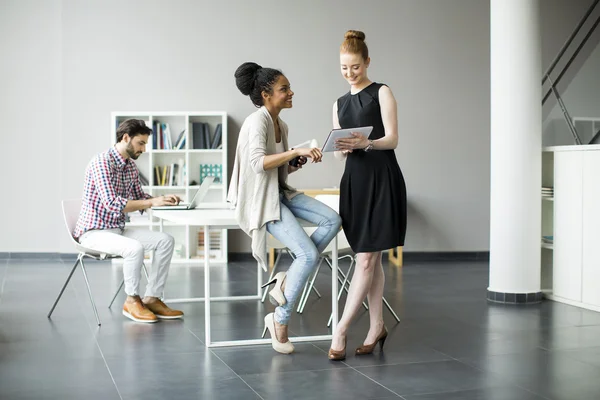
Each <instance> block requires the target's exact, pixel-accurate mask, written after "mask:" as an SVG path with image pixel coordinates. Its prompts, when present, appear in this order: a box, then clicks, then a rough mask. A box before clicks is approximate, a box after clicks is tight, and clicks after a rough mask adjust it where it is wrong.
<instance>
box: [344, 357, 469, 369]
mask: <svg viewBox="0 0 600 400" xmlns="http://www.w3.org/2000/svg"><path fill="white" fill-rule="evenodd" d="M448 357H450V356H448ZM450 361H459V362H460V360H456V359H444V360H429V361H411V362H403V363H394V364H377V365H356V366H350V367H351V368H355V369H356V368H360V369H362V368H377V367H393V366H397V365H418V364H434V363H436V364H437V363H444V362H446V363H447V362H450ZM463 364H464V363H463ZM465 365H468V364H465Z"/></svg>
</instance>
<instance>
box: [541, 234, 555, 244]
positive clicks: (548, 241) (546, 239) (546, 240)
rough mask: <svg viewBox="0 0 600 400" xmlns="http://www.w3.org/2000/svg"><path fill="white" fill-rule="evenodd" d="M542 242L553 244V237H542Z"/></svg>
mask: <svg viewBox="0 0 600 400" xmlns="http://www.w3.org/2000/svg"><path fill="white" fill-rule="evenodd" d="M542 242H543V243H548V244H552V243H554V236H552V235H545V236H542Z"/></svg>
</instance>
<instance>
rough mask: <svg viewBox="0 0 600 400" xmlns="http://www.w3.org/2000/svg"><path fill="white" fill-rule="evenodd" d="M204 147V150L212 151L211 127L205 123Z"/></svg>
mask: <svg viewBox="0 0 600 400" xmlns="http://www.w3.org/2000/svg"><path fill="white" fill-rule="evenodd" d="M203 132H204V143H203V144H204V146H203V147H202V148H203V149H210V127H209V126H208V124H207V123H206V122H205V123H204V129H203Z"/></svg>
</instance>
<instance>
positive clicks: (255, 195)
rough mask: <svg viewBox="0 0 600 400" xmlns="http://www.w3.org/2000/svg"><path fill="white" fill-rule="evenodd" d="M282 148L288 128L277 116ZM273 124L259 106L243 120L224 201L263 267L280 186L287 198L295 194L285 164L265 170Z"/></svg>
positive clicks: (276, 214) (277, 212)
mask: <svg viewBox="0 0 600 400" xmlns="http://www.w3.org/2000/svg"><path fill="white" fill-rule="evenodd" d="M278 121H279V126H280V130H281V140H282V142H283V149H284V151H287V150H288V138H287V136H288V127H287V125H286V124H285V122H283V121H282V120H281V118H278ZM275 143H276V142H275V125H274V123H273V119H272V118H271V114H269V111H268V110H267V109H266V108H265V107H264V106H263V107H261V108H259V109H258V110H256V111H255V112H254V113H252V114H250V115H249V116H248V118H246V120H245V121H244V124H243V125H242V128H241V129H240V134H239V137H238V142H237V149H236V153H235V162H234V165H233V171H232V175H231V182H230V184H229V193H228V194H227V201H228V202H230V203H231V204H232V205H233V206H235V218H236V219H237V222H238V224H239V225H240V228H241V229H242V230H243V231H244V232H246V234H247V235H249V236H250V237H251V238H252V255H253V256H254V258H256V260H257V261H258V262H259V264H260V265H261V266H262V268H263V269H264V270H265V271H266V270H267V261H266V260H267V257H266V233H267V232H266V224H267V222H270V221H279V220H280V219H281V214H280V207H279V192H280V190H279V189H280V187H281V190H282V191H283V193H284V195H285V196H286V197H287V198H288V199H291V198H292V197H294V196H296V195H297V194H299V192H297V191H296V189H294V188H292V187H290V186H289V185H288V184H287V176H288V165H287V164H285V165H282V166H281V167H279V168H276V169H271V170H268V171H265V169H264V158H265V156H266V155H270V154H275V152H276V150H275Z"/></svg>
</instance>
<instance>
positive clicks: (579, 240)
mask: <svg viewBox="0 0 600 400" xmlns="http://www.w3.org/2000/svg"><path fill="white" fill-rule="evenodd" d="M598 170H600V146H599V145H580V146H553V147H546V148H545V149H544V152H543V155H542V185H543V186H551V187H553V188H554V197H553V199H552V201H543V202H542V235H552V236H554V241H553V243H552V244H551V245H549V244H547V243H542V265H541V273H542V277H541V281H542V290H543V292H544V293H545V295H546V297H548V298H549V299H551V300H554V301H559V302H563V303H566V304H570V305H573V306H578V307H582V308H587V309H590V310H595V311H600V246H599V245H598V243H600V230H599V229H598V227H599V226H600V208H599V207H598V202H600V180H598V177H597V174H598V172H597V171H598Z"/></svg>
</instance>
